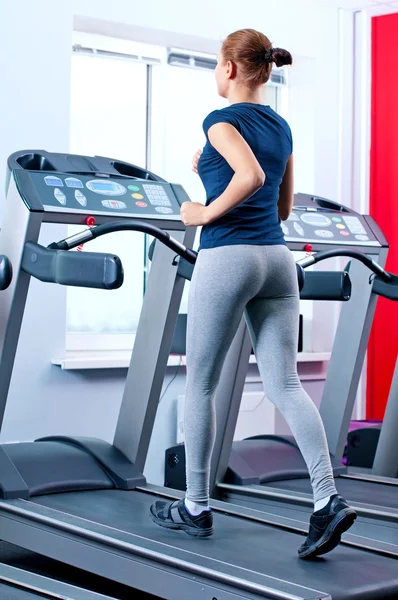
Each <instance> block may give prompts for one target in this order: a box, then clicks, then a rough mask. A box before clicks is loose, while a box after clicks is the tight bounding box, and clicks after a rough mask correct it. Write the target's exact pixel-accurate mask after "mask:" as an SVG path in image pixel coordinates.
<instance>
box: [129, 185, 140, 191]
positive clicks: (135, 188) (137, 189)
mask: <svg viewBox="0 0 398 600" xmlns="http://www.w3.org/2000/svg"><path fill="white" fill-rule="evenodd" d="M128 189H129V190H130V192H139V191H140V188H139V187H138V185H129V186H128Z"/></svg>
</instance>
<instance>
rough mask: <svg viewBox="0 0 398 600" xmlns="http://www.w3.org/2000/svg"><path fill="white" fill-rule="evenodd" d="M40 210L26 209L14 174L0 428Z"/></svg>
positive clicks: (8, 215)
mask: <svg viewBox="0 0 398 600" xmlns="http://www.w3.org/2000/svg"><path fill="white" fill-rule="evenodd" d="M43 214H44V213H39V212H35V213H33V212H29V210H28V208H27V207H26V206H25V204H24V203H23V202H22V200H21V197H20V195H19V193H18V190H17V187H16V185H15V181H14V178H11V181H10V186H9V190H8V195H7V202H6V203H5V207H4V218H3V223H2V229H1V235H0V253H1V254H5V255H6V256H8V258H9V259H10V260H11V264H12V267H13V279H12V282H11V284H10V286H9V287H8V288H7V289H6V290H4V291H3V292H2V293H1V310H0V430H1V427H2V424H3V419H4V413H5V408H6V403H7V395H8V390H9V387H10V381H11V375H12V370H13V366H14V361H15V355H16V351H17V346H18V340H19V334H20V330H21V325H22V318H23V314H24V310H25V304H26V298H27V295H28V290H29V282H30V275H28V273H25V272H24V271H22V270H21V268H20V266H21V262H22V255H23V251H24V246H25V243H26V242H27V241H31V242H37V241H38V239H39V233H40V227H41V224H42V222H43Z"/></svg>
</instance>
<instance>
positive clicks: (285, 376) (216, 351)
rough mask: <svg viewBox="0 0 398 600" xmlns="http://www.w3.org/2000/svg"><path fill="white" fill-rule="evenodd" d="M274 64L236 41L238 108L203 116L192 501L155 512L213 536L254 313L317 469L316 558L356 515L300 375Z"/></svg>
mask: <svg viewBox="0 0 398 600" xmlns="http://www.w3.org/2000/svg"><path fill="white" fill-rule="evenodd" d="M272 63H276V65H277V66H278V67H280V66H282V65H288V64H291V63H292V57H291V55H290V53H289V52H287V51H286V50H282V49H280V48H272V45H271V42H270V41H269V39H268V38H267V37H266V36H265V35H263V34H262V33H260V32H258V31H255V30H253V29H243V30H240V31H236V32H235V33H232V34H231V35H229V36H228V37H227V38H226V40H225V41H224V43H223V45H222V49H221V52H220V55H219V58H218V64H217V67H216V81H217V88H218V93H219V94H220V95H221V96H222V97H224V98H227V99H228V101H229V106H228V107H227V108H224V109H222V110H216V111H214V112H212V113H210V114H209V115H208V116H207V117H206V119H205V120H204V123H203V129H204V133H205V135H206V139H207V143H206V145H205V147H204V150H203V153H200V152H199V153H197V154H196V155H195V157H194V161H193V169H194V171H196V172H197V173H198V174H199V176H200V177H201V180H202V182H203V185H204V187H205V189H206V196H207V202H206V205H205V206H204V205H202V204H200V203H196V202H192V203H190V202H187V203H184V204H183V205H182V207H181V218H182V220H183V222H184V223H185V225H188V226H189V225H196V226H203V229H202V234H201V244H200V252H199V255H198V259H197V262H196V266H195V270H194V274H193V278H192V282H191V287H190V294H189V305H188V330H187V386H186V404H185V450H186V464H187V473H186V476H187V494H186V498H185V500H180V501H179V502H174V503H165V502H156V503H155V504H154V505H152V506H151V516H152V519H153V520H154V521H155V522H156V523H157V524H158V525H161V526H163V527H167V528H170V529H182V530H184V531H185V532H186V533H188V534H190V535H193V536H197V537H206V536H209V535H211V534H212V533H213V517H212V512H211V509H210V508H209V473H210V459H211V453H212V449H213V444H214V438H215V407H214V393H215V390H216V387H217V384H218V381H219V377H220V373H221V369H222V366H223V362H224V360H225V357H226V354H227V351H228V349H229V347H230V344H231V342H232V340H233V338H234V336H235V333H236V331H237V328H238V325H239V323H240V321H241V319H242V316H243V313H244V311H245V310H246V316H247V320H248V326H249V331H250V336H251V339H252V343H253V348H254V351H255V355H256V358H257V364H258V367H259V370H260V373H261V377H262V380H263V383H264V391H265V392H266V395H267V397H268V398H269V399H270V400H271V401H272V402H273V403H274V404H275V405H276V406H277V407H278V409H279V410H280V411H281V413H282V414H283V416H284V417H285V419H286V421H287V423H288V425H289V427H290V429H291V431H292V433H293V435H294V437H295V439H296V441H297V444H298V446H299V448H300V450H301V452H302V454H303V457H304V459H305V461H306V464H307V466H308V470H309V473H310V477H311V484H312V487H313V492H314V504H315V506H314V513H313V515H312V516H311V519H310V530H309V535H308V537H307V539H306V541H305V542H304V544H303V545H302V546H301V547H300V548H299V551H298V552H299V556H300V557H301V558H309V557H313V556H317V555H320V554H324V553H326V552H329V551H330V550H332V549H333V548H335V547H336V546H337V544H338V543H339V541H340V536H341V534H342V533H343V532H344V531H346V530H347V529H348V528H349V527H350V526H351V525H352V524H353V522H354V520H355V518H356V514H355V512H354V510H352V509H351V508H350V507H349V506H348V505H347V503H346V502H345V500H344V499H343V498H342V497H341V496H339V495H338V494H337V492H336V488H335V484H334V478H333V472H332V467H331V463H330V459H329V452H328V447H327V442H326V436H325V432H324V428H323V424H322V421H321V419H320V416H319V413H318V411H317V409H316V407H315V405H314V404H313V402H312V401H311V399H310V398H309V396H308V395H307V393H306V392H305V391H304V389H303V388H302V386H301V383H300V380H299V377H298V375H297V355H296V353H297V336H298V323H299V293H298V284H297V275H296V268H295V263H294V259H293V256H292V254H291V253H290V251H289V249H288V248H287V246H286V244H285V240H284V238H283V233H282V229H281V225H280V221H281V220H286V219H287V218H288V217H289V215H290V213H291V210H292V207H293V155H292V135H291V131H290V128H289V126H288V124H287V123H286V122H285V121H284V119H282V118H281V117H280V116H279V115H278V114H277V113H276V112H274V111H273V110H272V109H271V108H270V107H269V106H264V105H263V104H262V103H261V86H263V84H264V83H266V82H267V81H268V79H269V77H270V75H271V69H272Z"/></svg>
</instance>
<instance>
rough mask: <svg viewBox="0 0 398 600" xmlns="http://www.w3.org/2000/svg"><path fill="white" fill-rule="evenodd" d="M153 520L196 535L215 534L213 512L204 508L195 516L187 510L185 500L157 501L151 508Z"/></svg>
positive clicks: (163, 525) (158, 523) (161, 524)
mask: <svg viewBox="0 0 398 600" xmlns="http://www.w3.org/2000/svg"><path fill="white" fill-rule="evenodd" d="M150 513H151V517H152V520H153V521H154V522H155V523H156V524H157V525H160V526H161V527H166V528H167V529H182V530H183V531H185V533H187V534H188V535H193V536H194V537H208V536H209V535H212V534H213V513H212V512H211V510H203V511H202V512H201V513H200V514H199V515H197V516H194V515H191V513H190V512H189V511H188V510H187V508H186V506H185V502H184V500H178V501H177V502H161V501H159V500H158V501H157V502H155V503H154V504H152V506H151V508H150Z"/></svg>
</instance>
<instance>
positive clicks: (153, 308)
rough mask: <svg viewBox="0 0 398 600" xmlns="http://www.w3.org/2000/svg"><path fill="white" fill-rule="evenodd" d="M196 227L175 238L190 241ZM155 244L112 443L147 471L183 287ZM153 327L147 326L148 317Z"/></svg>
mask: <svg viewBox="0 0 398 600" xmlns="http://www.w3.org/2000/svg"><path fill="white" fill-rule="evenodd" d="M195 231H196V229H195V228H194V227H189V228H188V229H187V230H186V231H185V233H180V232H178V233H175V234H174V238H175V239H177V240H178V241H181V242H182V243H183V244H184V246H188V247H192V244H193V242H194V239H195ZM173 256H174V253H173V252H172V250H170V249H169V248H166V246H164V245H163V244H156V246H155V252H154V256H153V261H152V266H151V270H150V272H149V278H148V283H147V289H146V292H145V297H144V302H143V305H142V310H141V315H140V319H139V323H138V327H137V332H136V337H135V342H134V348H133V352H132V355H131V360H130V366H129V370H128V373H127V379H126V385H125V388H124V393H123V399H122V403H121V407H120V411H119V416H118V420H117V425H116V431H115V436H114V440H113V444H114V446H116V448H118V449H119V450H120V451H121V452H123V454H124V455H125V456H127V458H128V459H129V460H131V461H132V462H133V463H134V464H135V465H136V467H137V468H138V469H139V470H140V471H143V470H144V467H145V461H146V457H147V453H148V448H149V443H150V439H151V435H152V430H153V426H154V423H155V418H156V411H157V406H158V402H159V398H160V394H161V390H162V385H163V380H164V374H165V371H166V367H167V360H168V357H169V354H170V347H171V342H172V339H173V333H174V329H175V325H176V321H177V316H178V311H179V307H180V303H181V298H182V294H183V291H184V284H185V279H183V278H182V277H181V276H180V275H179V274H178V261H177V263H176V262H175V261H173ZM149 321H150V322H151V327H150V328H149V327H148V322H149Z"/></svg>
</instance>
